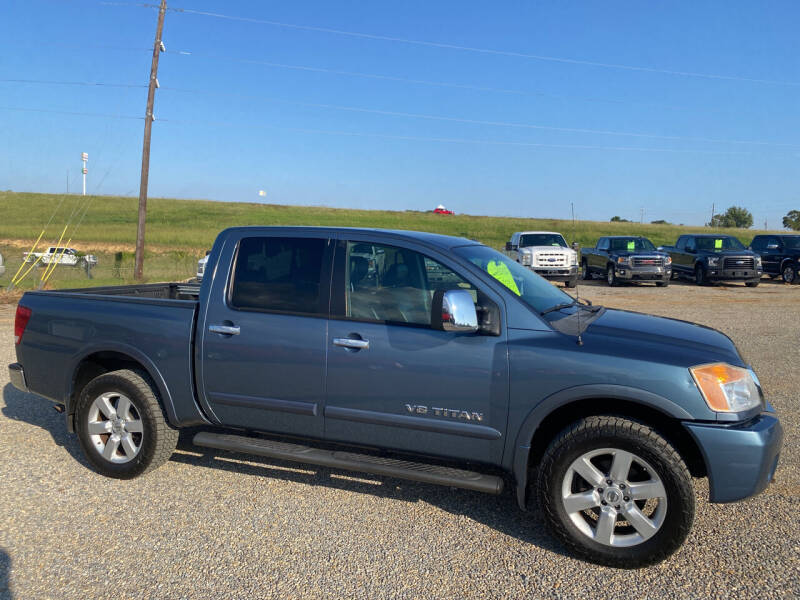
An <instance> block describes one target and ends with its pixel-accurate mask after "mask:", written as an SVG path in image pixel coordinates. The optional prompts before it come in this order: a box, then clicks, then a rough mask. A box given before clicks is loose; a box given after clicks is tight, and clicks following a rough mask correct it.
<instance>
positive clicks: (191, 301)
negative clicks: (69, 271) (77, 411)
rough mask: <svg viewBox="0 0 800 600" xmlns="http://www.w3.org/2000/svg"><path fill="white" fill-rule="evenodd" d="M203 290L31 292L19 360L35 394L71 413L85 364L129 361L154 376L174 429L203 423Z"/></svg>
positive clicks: (171, 286)
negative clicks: (198, 322) (197, 362)
mask: <svg viewBox="0 0 800 600" xmlns="http://www.w3.org/2000/svg"><path fill="white" fill-rule="evenodd" d="M199 289H200V286H199V285H198V284H185V283H155V284H144V285H123V286H108V287H97V288H80V289H72V290H52V291H35V292H28V293H26V294H25V295H24V296H23V297H22V300H21V301H20V304H21V305H24V306H26V307H27V308H29V309H30V310H31V311H32V314H31V317H30V321H29V323H28V326H27V328H26V330H25V333H24V343H22V344H20V345H19V346H18V348H17V356H18V358H19V361H20V362H21V363H22V364H24V365H25V376H26V378H27V380H28V384H29V387H30V388H31V389H32V390H35V391H36V393H38V394H40V395H42V396H45V397H47V398H50V399H52V400H54V401H56V402H60V403H63V404H66V405H67V408H68V410H71V409H72V406H71V405H70V402H71V401H72V400H74V399H73V398H72V388H73V385H74V381H73V374H75V373H77V372H78V371H79V370H80V368H81V365H83V364H85V363H86V362H87V361H88V362H92V361H95V362H97V361H108V360H115V359H119V360H123V359H124V358H125V357H129V358H130V359H132V360H135V361H138V363H140V364H142V365H144V366H145V368H146V369H147V370H148V371H149V374H150V376H151V377H152V378H153V380H154V381H155V383H156V385H157V386H158V387H159V391H160V393H161V395H162V399H163V400H164V404H165V408H166V409H167V412H168V414H169V416H170V420H171V421H172V422H173V423H174V424H178V425H180V424H188V423H200V422H203V419H202V417H201V416H200V413H199V412H198V406H197V404H196V402H195V399H194V364H193V363H194V360H193V350H194V346H193V343H194V324H195V318H196V315H197V312H198V306H199V298H198V293H199ZM153 358H156V359H158V364H155V363H154V362H153ZM54 374H57V375H59V376H60V377H54Z"/></svg>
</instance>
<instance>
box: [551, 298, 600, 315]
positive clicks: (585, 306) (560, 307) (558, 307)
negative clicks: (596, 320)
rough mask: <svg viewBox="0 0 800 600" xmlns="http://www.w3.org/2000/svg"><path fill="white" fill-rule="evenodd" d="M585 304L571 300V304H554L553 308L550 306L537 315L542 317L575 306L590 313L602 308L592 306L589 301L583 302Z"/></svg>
mask: <svg viewBox="0 0 800 600" xmlns="http://www.w3.org/2000/svg"><path fill="white" fill-rule="evenodd" d="M585 302H586V304H583V303H581V302H578V301H577V300H573V301H572V302H564V303H563V304H556V305H555V306H551V307H550V308H547V309H545V310H543V311H542V312H540V313H539V314H540V315H542V316H544V315H546V314H547V313H551V312H555V311H557V310H564V309H565V308H572V307H573V306H577V307H578V308H583V309H585V310H588V311H591V312H597V311H598V310H600V309H601V308H602V307H601V306H592V303H591V302H590V301H589V300H585Z"/></svg>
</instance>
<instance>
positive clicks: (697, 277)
mask: <svg viewBox="0 0 800 600" xmlns="http://www.w3.org/2000/svg"><path fill="white" fill-rule="evenodd" d="M694 282H695V283H696V284H697V285H705V284H706V283H708V278H707V277H706V270H705V269H704V268H703V265H700V264H698V265H697V266H696V267H695V268H694Z"/></svg>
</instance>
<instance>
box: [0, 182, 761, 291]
mask: <svg viewBox="0 0 800 600" xmlns="http://www.w3.org/2000/svg"><path fill="white" fill-rule="evenodd" d="M62 200H63V202H62ZM87 202H88V210H87V211H86V215H85V218H84V219H83V222H82V223H81V224H80V227H79V228H78V229H77V230H76V231H74V236H73V239H72V241H71V243H70V245H71V246H72V247H75V248H77V249H78V250H81V251H83V252H86V253H91V254H95V255H97V256H98V259H99V264H98V267H97V268H96V269H95V271H94V276H95V278H94V279H93V280H87V279H86V275H85V273H83V272H82V271H80V270H77V269H68V268H63V267H59V268H58V269H56V272H55V274H54V275H53V277H52V279H51V280H50V282H51V287H65V286H69V285H73V286H83V285H109V284H120V283H125V282H128V281H130V277H131V274H132V264H131V261H132V258H131V256H132V255H131V254H130V253H131V252H132V251H133V249H134V243H135V239H136V215H137V205H138V199H137V198H128V197H118V196H86V197H82V196H75V195H69V196H63V195H58V194H32V193H16V192H0V253H2V254H3V256H4V257H5V259H6V266H7V272H6V275H5V276H3V277H0V287H1V288H4V287H5V286H6V285H7V284H8V282H9V280H10V278H11V277H12V276H13V274H14V272H16V269H17V267H18V266H19V263H20V261H21V258H22V252H23V250H22V248H23V247H25V246H26V245H27V246H28V247H26V248H24V249H25V250H28V249H29V247H30V245H31V244H33V242H34V241H35V240H36V238H37V237H38V235H39V233H40V232H41V230H42V227H43V226H44V225H45V223H46V222H47V221H48V219H50V216H51V215H52V214H53V211H54V210H55V209H56V207H58V206H59V204H60V208H59V209H58V211H57V212H56V214H55V217H54V218H53V221H52V223H51V225H50V226H49V227H48V228H47V231H46V234H45V236H44V237H43V238H42V242H41V243H40V246H48V245H55V243H56V242H57V241H58V238H59V235H60V234H61V231H62V229H63V227H64V225H65V224H66V222H67V220H68V219H69V217H70V215H71V214H73V212H76V211H77V214H81V211H83V209H84V207H86V206H87V204H85V203H87ZM548 210H549V209H548V208H547V207H541V208H539V209H538V212H541V213H545V212H547V211H548ZM609 216H610V215H609ZM77 220H78V219H77V218H75V219H73V223H74V222H77ZM234 225H330V226H344V227H382V228H389V229H411V230H420V231H430V232H435V233H444V234H448V235H456V236H463V237H467V238H470V239H475V240H479V241H481V242H483V243H485V244H487V245H490V246H493V247H495V248H501V247H502V246H503V245H504V244H505V242H506V240H508V238H509V236H510V235H511V233H513V232H514V231H522V230H536V229H543V230H552V231H560V232H561V233H563V234H564V237H565V238H566V239H567V241H569V242H572V241H577V242H578V243H580V244H581V246H594V243H595V241H596V240H597V238H598V237H600V236H603V235H625V234H636V235H644V236H646V237H648V238H650V239H651V240H652V241H653V243H655V244H656V245H660V244H671V243H674V241H675V240H676V239H677V237H678V236H679V235H680V234H681V233H690V232H700V231H708V229H706V228H703V227H682V226H679V225H640V224H638V223H609V222H599V221H578V222H577V223H576V224H575V227H574V230H573V225H572V222H571V221H567V220H556V219H543V218H530V219H521V218H509V217H485V216H473V215H455V216H446V215H434V214H432V213H423V212H416V211H382V210H349V209H337V208H325V207H319V206H279V205H273V204H255V203H244V202H236V203H234V202H213V201H209V200H176V199H168V198H151V199H150V200H149V201H148V212H147V233H146V240H147V249H148V252H147V255H146V261H145V274H146V277H147V279H149V280H150V281H158V280H166V279H171V280H175V279H185V278H188V277H191V276H192V275H193V274H194V267H195V265H196V262H197V259H198V258H199V257H201V256H202V255H203V253H204V251H205V250H206V249H208V248H210V247H211V244H212V242H213V241H214V238H215V237H216V235H217V233H218V232H219V231H220V230H221V229H224V228H225V227H230V226H234ZM714 231H715V232H721V233H722V232H724V233H731V234H733V235H736V236H737V237H738V238H739V239H740V240H741V241H742V242H743V243H745V244H748V243H749V242H750V240H751V239H752V238H753V236H754V235H755V234H756V233H760V232H759V231H756V230H754V229H748V230H741V229H731V230H724V229H715V230H714ZM71 233H72V232H71V231H68V232H67V235H66V236H65V238H64V240H63V241H64V243H66V241H67V238H69V237H70V234H71ZM117 252H123V253H124V254H123V255H122V259H121V261H120V260H119V258H118V257H117V256H116V255H115V253H117ZM37 270H38V269H34V271H37ZM32 274H33V273H32ZM32 274H31V275H32ZM31 275H29V276H28V277H27V278H26V282H25V285H24V286H23V287H28V288H29V287H30V286H31V285H33V283H32V277H31ZM37 281H38V279H37Z"/></svg>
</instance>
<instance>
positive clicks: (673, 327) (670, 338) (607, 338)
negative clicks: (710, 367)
mask: <svg viewBox="0 0 800 600" xmlns="http://www.w3.org/2000/svg"><path fill="white" fill-rule="evenodd" d="M572 318H574V316H573V315H570V319H572ZM583 341H584V343H585V344H586V346H587V347H588V346H590V345H591V346H595V345H597V347H598V348H599V347H601V346H602V347H603V348H604V350H605V351H606V352H607V353H608V354H617V355H619V356H632V357H646V356H648V355H651V356H653V357H654V358H656V357H657V358H659V359H660V360H663V361H665V362H669V363H672V364H677V365H684V366H687V367H689V366H693V365H698V364H703V363H711V362H726V363H729V364H732V365H735V366H739V367H745V366H747V365H746V364H745V362H744V360H743V359H742V357H741V355H740V354H739V351H738V349H737V348H736V345H735V344H734V343H733V342H732V341H731V339H730V338H729V337H728V336H726V335H725V334H724V333H721V332H719V331H717V330H716V329H712V328H710V327H706V326H704V325H698V324H696V323H690V322H688V321H679V320H677V319H668V318H666V317H655V316H652V315H645V314H642V313H635V312H630V311H625V310H615V309H607V310H605V311H603V312H602V314H600V315H599V316H598V318H597V319H595V320H594V321H593V322H592V323H591V324H590V325H589V326H588V327H587V328H586V330H585V332H584V334H583Z"/></svg>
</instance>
